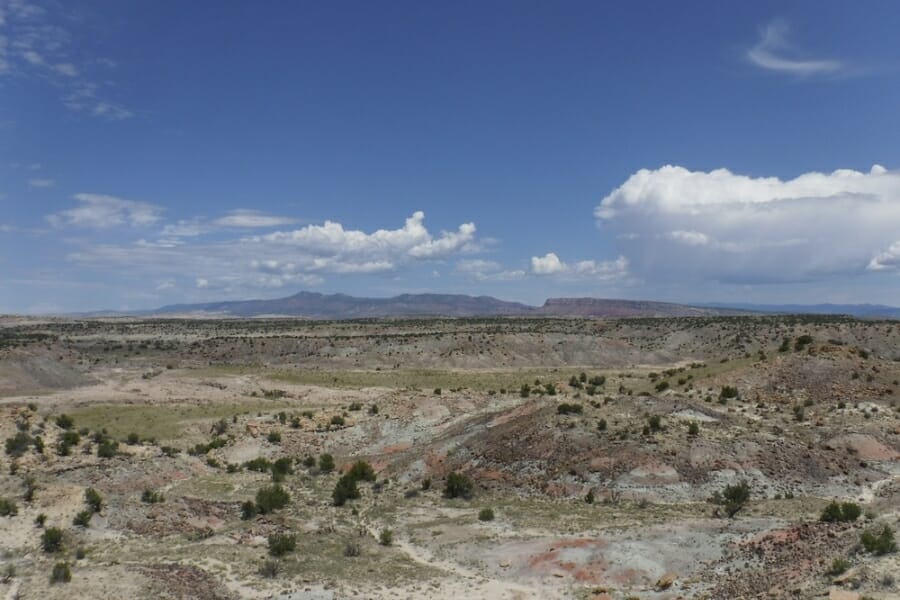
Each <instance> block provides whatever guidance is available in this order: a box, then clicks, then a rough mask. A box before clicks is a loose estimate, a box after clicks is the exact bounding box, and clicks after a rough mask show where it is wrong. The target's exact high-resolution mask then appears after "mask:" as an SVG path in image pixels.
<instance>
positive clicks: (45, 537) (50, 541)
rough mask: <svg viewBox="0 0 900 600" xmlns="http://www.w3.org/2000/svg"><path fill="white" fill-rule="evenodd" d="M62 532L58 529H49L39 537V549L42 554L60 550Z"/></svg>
mask: <svg viewBox="0 0 900 600" xmlns="http://www.w3.org/2000/svg"><path fill="white" fill-rule="evenodd" d="M62 543H63V532H62V529H60V528H58V527H49V528H47V529H45V530H44V533H43V534H42V535H41V548H43V549H44V552H47V553H50V552H59V551H60V550H61V549H62Z"/></svg>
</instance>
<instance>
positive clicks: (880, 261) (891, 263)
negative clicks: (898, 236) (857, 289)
mask: <svg viewBox="0 0 900 600" xmlns="http://www.w3.org/2000/svg"><path fill="white" fill-rule="evenodd" d="M868 269H869V270H870V271H892V270H897V269H900V240H897V241H896V242H894V243H893V244H891V245H890V247H889V248H888V249H887V250H885V251H884V252H880V253H879V254H878V255H877V256H875V257H874V258H872V260H871V262H869V265H868Z"/></svg>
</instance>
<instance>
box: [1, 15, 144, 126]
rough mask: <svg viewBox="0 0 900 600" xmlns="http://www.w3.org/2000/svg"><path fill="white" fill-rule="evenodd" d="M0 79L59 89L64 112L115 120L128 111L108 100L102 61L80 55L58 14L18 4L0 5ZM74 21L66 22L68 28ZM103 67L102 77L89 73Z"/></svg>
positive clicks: (76, 36)
mask: <svg viewBox="0 0 900 600" xmlns="http://www.w3.org/2000/svg"><path fill="white" fill-rule="evenodd" d="M0 4H2V6H0V28H2V29H0V75H6V74H16V75H22V76H25V77H26V78H27V79H29V80H30V81H32V82H44V83H46V84H49V85H51V86H53V87H55V88H56V89H58V90H59V93H60V96H61V101H62V103H63V105H64V106H65V107H66V108H68V109H69V110H72V111H75V112H81V113H84V114H88V115H92V116H95V117H99V118H103V119H107V120H112V121H117V120H122V119H128V118H130V117H132V116H133V112H132V111H131V110H129V109H128V108H126V107H124V106H123V105H122V104H121V103H118V102H114V101H113V100H111V99H110V97H109V96H111V95H112V94H113V92H114V90H115V84H114V82H112V81H109V80H108V79H107V74H106V71H107V70H108V67H107V66H105V65H104V64H103V62H102V59H95V58H93V57H90V56H84V55H83V48H85V47H86V46H85V45H84V44H82V43H80V42H81V37H80V36H81V32H79V31H76V30H69V29H67V28H65V27H63V26H61V25H60V23H65V22H66V21H63V20H61V19H58V18H56V17H57V16H58V14H57V13H58V11H56V12H54V13H50V12H48V11H47V10H45V9H44V8H42V7H40V6H38V5H36V4H32V3H29V2H25V1H23V0H6V1H5V2H0ZM72 22H73V21H71V20H69V21H68V23H72ZM98 68H102V70H103V71H104V73H102V75H96V76H95V75H94V74H93V72H94V71H97V70H98Z"/></svg>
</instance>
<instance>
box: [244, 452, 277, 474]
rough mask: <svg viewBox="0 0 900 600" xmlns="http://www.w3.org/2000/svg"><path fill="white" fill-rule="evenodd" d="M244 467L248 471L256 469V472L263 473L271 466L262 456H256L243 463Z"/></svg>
mask: <svg viewBox="0 0 900 600" xmlns="http://www.w3.org/2000/svg"><path fill="white" fill-rule="evenodd" d="M244 468H245V469H247V470H248V471H256V472H257V473H265V472H266V471H269V470H270V469H271V468H272V463H271V462H269V460H268V459H267V458H265V457H263V456H258V457H256V458H254V459H252V460H248V461H247V462H245V463H244Z"/></svg>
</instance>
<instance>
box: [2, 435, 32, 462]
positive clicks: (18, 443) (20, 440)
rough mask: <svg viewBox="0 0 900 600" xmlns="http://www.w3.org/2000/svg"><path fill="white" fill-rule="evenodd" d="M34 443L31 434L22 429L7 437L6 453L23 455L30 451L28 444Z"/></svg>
mask: <svg viewBox="0 0 900 600" xmlns="http://www.w3.org/2000/svg"><path fill="white" fill-rule="evenodd" d="M32 443H33V440H32V438H31V436H30V435H28V434H27V433H25V432H24V431H20V432H18V433H16V435H14V436H12V437H11V438H6V453H7V454H9V455H10V456H14V457H17V456H22V455H23V454H25V453H26V452H27V451H28V446H30V445H31V444H32Z"/></svg>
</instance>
